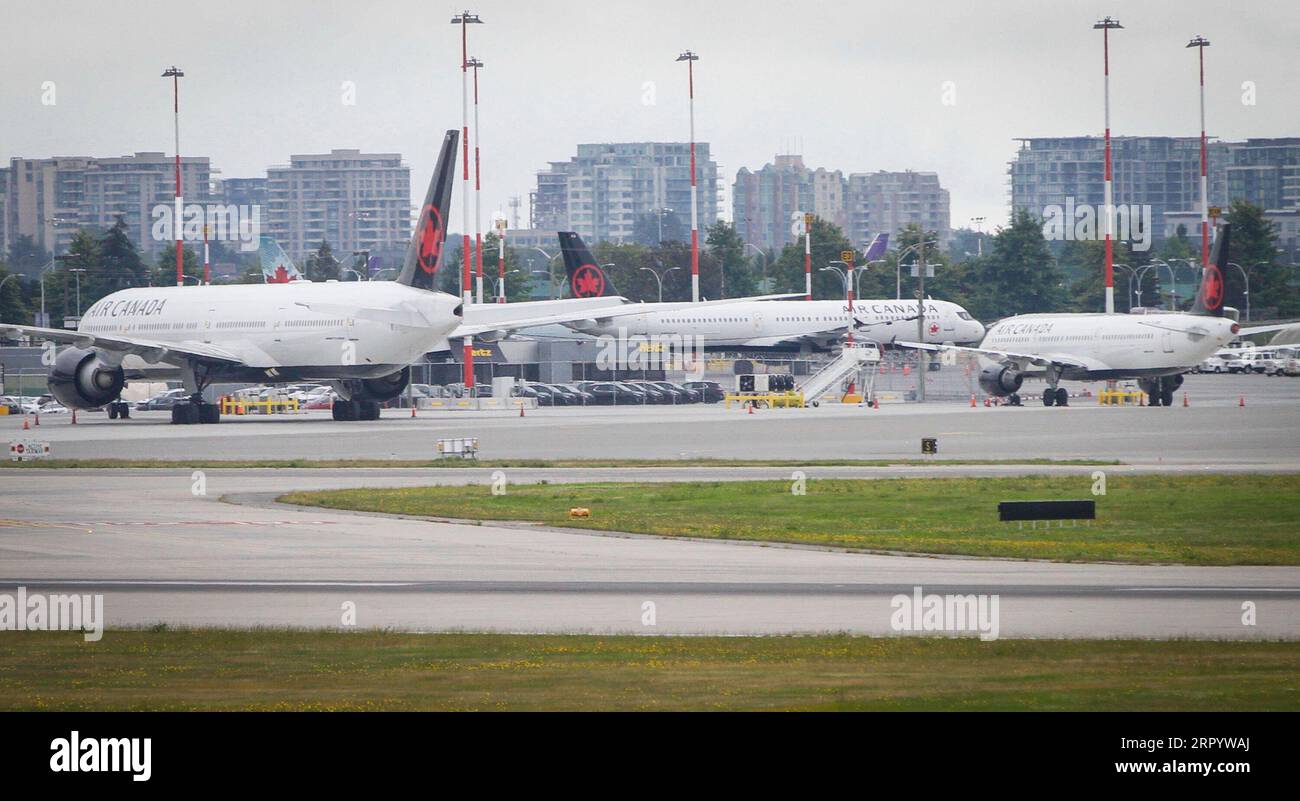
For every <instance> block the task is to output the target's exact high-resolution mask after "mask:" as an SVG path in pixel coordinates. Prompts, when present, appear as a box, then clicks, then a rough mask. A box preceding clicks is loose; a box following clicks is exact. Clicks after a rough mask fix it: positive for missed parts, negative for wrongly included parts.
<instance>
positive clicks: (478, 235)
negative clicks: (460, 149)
mask: <svg viewBox="0 0 1300 801" xmlns="http://www.w3.org/2000/svg"><path fill="white" fill-rule="evenodd" d="M469 66H470V68H471V69H473V70H474V283H475V292H474V295H475V298H477V302H479V303H482V302H483V232H482V231H481V230H480V228H479V225H480V222H481V221H482V219H483V213H482V210H481V209H480V205H479V203H480V198H481V196H482V194H483V179H482V175H481V173H480V170H479V149H478V142H479V126H478V71H479V69H480V68H481V67H482V66H483V62H482V61H479V60H478V59H477V58H471V59H470V60H469ZM465 144H466V146H468V145H469V143H468V142H466V143H465Z"/></svg>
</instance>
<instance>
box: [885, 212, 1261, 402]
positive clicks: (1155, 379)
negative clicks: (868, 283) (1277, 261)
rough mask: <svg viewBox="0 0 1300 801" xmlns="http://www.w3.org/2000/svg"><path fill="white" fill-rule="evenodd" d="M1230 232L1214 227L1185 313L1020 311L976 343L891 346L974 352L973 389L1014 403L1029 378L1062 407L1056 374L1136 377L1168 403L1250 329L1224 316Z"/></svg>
mask: <svg viewBox="0 0 1300 801" xmlns="http://www.w3.org/2000/svg"><path fill="white" fill-rule="evenodd" d="M1230 233H1231V226H1230V225H1224V226H1222V228H1221V229H1220V231H1219V235H1218V236H1217V237H1216V239H1215V243H1214V248H1215V250H1214V260H1213V261H1214V263H1213V264H1211V265H1209V266H1208V267H1207V268H1206V269H1205V270H1204V274H1203V275H1202V278H1201V286H1200V289H1199V290H1198V291H1197V294H1196V302H1195V304H1194V306H1193V307H1192V311H1191V312H1190V313H1186V312H1164V313H1155V314H1022V315H1018V316H1016V317H1008V318H1006V319H1005V320H999V321H998V322H996V323H994V324H992V325H991V326H989V329H988V333H987V334H986V335H985V336H984V339H983V341H981V342H980V344H979V346H978V347H956V346H938V347H936V346H933V345H929V344H923V343H916V342H899V343H896V344H899V345H902V346H905V347H912V348H918V349H922V350H956V351H962V352H966V353H975V354H978V355H979V356H980V357H982V358H981V362H982V363H983V364H984V365H985V366H984V368H983V369H982V370H981V371H980V377H979V384H980V387H981V388H982V389H983V390H984V391H985V392H987V393H988V394H990V395H995V396H998V397H1010V398H1011V402H1012V403H1013V404H1017V405H1018V404H1019V401H1020V396H1019V391H1020V386H1021V384H1022V383H1023V382H1024V380H1025V378H1026V377H1029V376H1032V377H1042V378H1045V379H1046V380H1047V383H1048V387H1047V388H1046V389H1044V390H1043V405H1044V406H1052V405H1056V406H1066V405H1068V403H1069V394H1068V393H1067V392H1066V390H1065V388H1064V387H1061V386H1059V383H1060V381H1061V380H1062V379H1069V380H1077V381H1096V380H1105V379H1137V381H1138V385H1139V386H1140V387H1141V388H1142V390H1143V391H1144V392H1146V393H1147V394H1148V395H1149V396H1150V398H1151V405H1152V406H1160V405H1164V406H1172V405H1173V402H1174V391H1175V390H1177V389H1178V387H1179V386H1181V385H1182V383H1183V375H1182V374H1183V373H1186V372H1187V371H1189V370H1191V369H1192V368H1194V367H1196V366H1197V365H1198V364H1200V363H1201V362H1202V361H1204V360H1205V359H1206V358H1207V357H1209V356H1211V355H1213V354H1214V352H1215V351H1217V350H1219V349H1220V348H1222V347H1223V346H1224V345H1226V344H1227V343H1229V342H1231V341H1232V340H1233V339H1236V338H1237V336H1238V335H1241V334H1250V333H1256V331H1255V330H1254V329H1242V328H1241V327H1240V326H1239V325H1238V324H1237V322H1236V321H1235V320H1233V319H1232V318H1230V317H1225V316H1224V307H1223V276H1224V274H1225V272H1226V269H1227V264H1228V242H1229V239H1230Z"/></svg>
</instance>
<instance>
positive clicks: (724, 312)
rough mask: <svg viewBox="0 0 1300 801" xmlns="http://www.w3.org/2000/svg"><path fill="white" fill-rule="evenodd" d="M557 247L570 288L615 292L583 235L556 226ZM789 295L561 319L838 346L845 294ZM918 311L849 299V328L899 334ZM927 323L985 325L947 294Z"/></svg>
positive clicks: (755, 345) (597, 331) (720, 338)
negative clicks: (828, 296) (830, 296)
mask: <svg viewBox="0 0 1300 801" xmlns="http://www.w3.org/2000/svg"><path fill="white" fill-rule="evenodd" d="M560 250H561V252H563V254H564V268H565V271H566V272H567V273H568V276H569V290H570V292H571V293H572V294H573V295H574V296H576V297H594V296H600V295H602V294H605V293H610V294H614V292H615V290H614V288H613V285H612V284H611V283H610V282H609V281H608V279H607V278H606V276H605V274H604V272H603V271H602V270H601V269H600V266H599V264H598V263H597V262H596V258H595V257H594V256H593V255H592V254H591V251H590V250H589V249H588V248H587V245H586V244H585V243H584V242H583V241H582V237H581V236H579V235H578V234H576V233H574V232H573V231H562V232H560ZM799 296H800V297H801V296H802V293H800V295H799ZM789 297H790V296H788V295H774V296H764V297H759V298H740V299H737V300H736V301H728V302H725V305H717V306H710V305H708V304H702V303H644V304H641V306H642V309H643V311H642V313H641V314H633V315H631V316H628V317H622V318H618V319H617V320H597V321H590V320H587V321H579V322H574V323H565V325H566V326H568V327H570V328H573V329H574V330H577V331H581V332H583V333H586V334H594V335H613V336H617V335H620V334H625V335H627V336H682V337H687V336H690V337H695V338H696V339H697V341H702V342H703V343H704V347H705V349H706V350H742V349H743V350H833V349H835V348H837V347H838V346H839V343H840V341H841V339H842V338H843V337H844V335H845V334H846V333H847V332H848V326H849V320H850V314H849V305H848V303H847V301H843V300H787V299H785V298H789ZM719 303H720V304H721V303H723V302H719ZM916 318H917V304H916V302H915V301H906V300H871V299H867V300H854V301H853V312H852V320H853V333H854V334H855V335H858V336H863V337H865V338H867V339H871V340H876V341H885V342H888V341H889V340H893V339H897V338H898V337H900V336H915V334H916ZM925 326H926V330H925V341H926V342H976V341H978V340H979V338H980V337H981V336H983V334H984V326H982V325H980V324H979V322H978V321H976V320H975V318H973V317H971V316H970V315H969V314H968V313H967V312H966V310H965V309H963V308H962V307H961V306H958V305H957V304H956V303H950V302H948V301H945V300H931V299H927V300H926V301H925Z"/></svg>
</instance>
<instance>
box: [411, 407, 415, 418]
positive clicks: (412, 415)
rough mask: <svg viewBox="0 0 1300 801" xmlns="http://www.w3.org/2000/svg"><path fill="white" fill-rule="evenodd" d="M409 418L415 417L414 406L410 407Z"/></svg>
mask: <svg viewBox="0 0 1300 801" xmlns="http://www.w3.org/2000/svg"><path fill="white" fill-rule="evenodd" d="M411 417H412V418H414V417H415V407H414V406H412V407H411Z"/></svg>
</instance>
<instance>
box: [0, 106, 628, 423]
mask: <svg viewBox="0 0 1300 801" xmlns="http://www.w3.org/2000/svg"><path fill="white" fill-rule="evenodd" d="M458 133H459V132H457V131H454V130H452V131H448V132H447V134H446V136H445V137H444V139H443V143H442V150H441V152H440V154H439V156H438V164H437V169H436V171H435V172H434V176H433V179H432V181H431V182H430V184H429V190H428V193H427V194H426V196H425V201H424V205H423V207H422V208H421V210H420V215H419V220H418V223H417V225H416V230H415V233H414V235H413V236H412V239H411V243H410V246H409V247H408V249H407V253H406V259H405V261H404V263H403V266H402V271H401V274H400V275H399V276H398V277H397V279H396V280H395V281H348V282H337V281H325V282H312V281H305V280H292V281H287V282H283V283H278V282H277V283H266V284H226V285H219V286H187V287H137V288H132V289H124V290H121V291H119V292H114V293H113V294H111V295H108V296H107V297H105V298H103V299H102V300H99V301H97V302H96V303H95V304H94V305H92V306H91V307H90V308H89V309H87V310H86V312H85V314H84V315H82V318H81V322H80V324H79V325H78V327H77V330H75V331H69V330H63V329H57V328H40V327H35V326H26V325H10V324H6V323H0V335H4V336H7V337H18V336H28V337H32V338H35V339H45V340H50V341H53V342H56V343H64V344H68V345H70V346H71V347H68V348H64V349H63V350H62V351H60V352H59V353H58V355H57V356H56V358H55V362H54V367H53V369H52V370H51V372H50V376H49V387H50V392H51V394H53V395H54V396H55V397H56V398H58V400H59V401H60V402H61V403H63V404H64V405H65V406H67V407H68V408H72V409H91V408H97V407H101V406H108V407H109V415H110V417H117V416H125V415H122V414H121V413H122V412H123V411H124V410H125V409H124V407H125V406H126V404H125V403H124V402H122V401H121V400H120V398H121V394H122V389H123V387H125V385H126V382H127V381H129V380H132V379H149V380H180V381H181V382H182V383H183V384H184V387H185V389H186V390H188V391H189V393H190V399H189V402H188V403H181V404H177V405H176V406H175V407H174V408H173V410H172V422H173V423H215V422H217V421H218V420H219V419H220V417H219V415H220V412H219V407H217V406H215V405H214V404H211V403H206V402H204V400H203V396H202V393H203V390H204V388H205V387H206V386H208V385H209V384H211V383H214V382H255V383H261V382H268V381H269V382H284V381H299V380H323V381H328V382H330V383H331V384H332V385H333V386H334V388H335V390H336V391H337V392H338V394H339V400H337V401H336V402H335V403H334V407H333V416H334V419H335V420H375V419H378V417H379V404H380V403H381V402H383V401H385V400H389V399H391V398H394V397H397V396H398V395H399V394H401V392H402V391H403V390H404V389H405V388H406V386H407V383H408V382H409V381H410V367H409V365H410V364H411V363H412V362H414V361H416V360H418V359H419V358H421V357H422V356H423V355H424V354H425V353H428V352H431V351H437V350H449V349H450V346H449V344H448V340H449V339H452V338H455V339H463V338H470V337H476V336H480V335H490V334H492V333H496V332H500V331H503V330H512V329H514V328H519V327H526V326H536V325H548V324H551V323H564V322H572V321H574V320H590V319H591V318H592V316H593V310H592V309H590V308H584V307H583V306H582V304H583V303H584V302H585V303H587V304H588V305H590V304H591V301H580V302H579V303H578V304H577V307H576V308H569V307H565V306H563V305H560V306H557V305H554V304H552V305H549V306H542V307H540V308H539V306H538V305H537V304H513V305H514V306H516V308H515V309H512V310H510V312H509V314H510V315H511V316H510V317H509V318H508V319H503V318H502V317H500V316H499V315H500V314H504V312H498V316H497V317H496V318H495V319H491V320H483V321H480V320H477V319H474V318H473V317H468V318H467V317H466V316H465V314H464V308H463V307H462V304H461V300H460V299H459V298H457V297H454V296H452V295H449V294H447V293H445V292H439V291H436V290H435V288H434V287H435V280H436V274H437V271H438V268H439V267H440V266H441V262H442V251H443V244H444V241H445V239H446V228H445V225H444V221H445V220H446V219H447V212H448V209H449V206H450V202H451V194H452V183H453V181H454V178H455V168H456V146H457V139H458ZM599 302H600V303H605V304H621V303H623V302H624V301H623V299H622V298H613V299H604V300H601V301H599ZM542 303H545V302H542ZM561 303H565V302H561ZM494 305H495V304H494ZM508 306H509V304H508V305H507V306H504V307H498V308H508ZM518 307H525V308H522V309H521V308H518ZM636 311H637V309H636V307H635V306H631V305H628V306H625V307H623V308H617V307H609V308H601V309H600V310H599V313H600V317H601V319H605V318H610V317H617V316H620V315H622V314H631V313H635V312H636Z"/></svg>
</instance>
